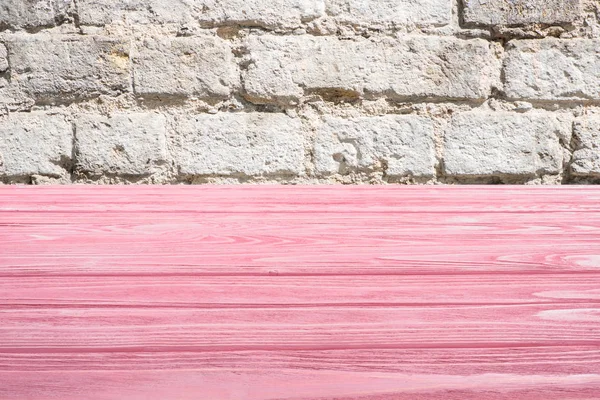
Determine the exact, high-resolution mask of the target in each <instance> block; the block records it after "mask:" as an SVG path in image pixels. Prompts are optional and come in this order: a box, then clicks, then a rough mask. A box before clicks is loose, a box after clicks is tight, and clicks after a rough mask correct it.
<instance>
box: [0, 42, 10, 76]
mask: <svg viewBox="0 0 600 400" xmlns="http://www.w3.org/2000/svg"><path fill="white" fill-rule="evenodd" d="M7 69H8V50H7V49H6V46H5V45H4V44H3V43H0V74H1V73H3V72H6V70H7Z"/></svg>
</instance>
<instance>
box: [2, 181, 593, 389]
mask: <svg viewBox="0 0 600 400" xmlns="http://www.w3.org/2000/svg"><path fill="white" fill-rule="evenodd" d="M0 294H1V295H0V399H8V400H12V399H14V400H20V399H55V398H85V399H92V400H95V399H98V400H99V399H208V400H220V399H249V400H252V399H256V400H259V399H260V400H263V399H273V400H276V399H290V400H309V399H310V400H317V399H318V400H321V399H338V400H340V399H343V400H350V399H355V400H367V399H369V400H391V399H400V400H402V399H515V398H517V399H598V398H600V190H599V189H595V188H593V187H589V186H588V187H577V186H569V187H523V186H521V187H510V186H502V187H496V186H494V187H489V186H487V187H472V186H459V187H425V186H420V187H400V186H398V187H381V186H380V187H356V186H355V187H340V186H236V187H233V186H218V187H216V186H196V187H189V186H161V187H158V186H142V187H141V186H137V187H122V186H121V187H117V186H112V187H111V186H98V187H92V186H60V187H53V186H48V187H18V186H2V187H0Z"/></svg>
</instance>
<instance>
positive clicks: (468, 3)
mask: <svg viewBox="0 0 600 400" xmlns="http://www.w3.org/2000/svg"><path fill="white" fill-rule="evenodd" d="M462 2H463V4H464V9H463V18H464V21H465V22H466V23H467V24H477V25H508V26H510V25H524V24H563V23H568V22H572V21H573V20H574V19H576V18H577V17H578V16H580V15H581V1H580V0H462Z"/></svg>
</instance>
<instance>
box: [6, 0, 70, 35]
mask: <svg viewBox="0 0 600 400" xmlns="http://www.w3.org/2000/svg"><path fill="white" fill-rule="evenodd" d="M72 3H73V0H2V1H1V2H0V30H2V29H6V28H11V29H35V28H41V27H50V26H54V25H58V24H60V23H61V22H62V21H63V20H64V19H65V18H66V17H67V12H68V11H69V8H70V7H71V5H72Z"/></svg>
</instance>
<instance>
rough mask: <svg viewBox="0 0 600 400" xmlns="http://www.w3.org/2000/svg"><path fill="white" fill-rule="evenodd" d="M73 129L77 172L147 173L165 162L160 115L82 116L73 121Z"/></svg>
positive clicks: (97, 173) (164, 120) (163, 127)
mask: <svg viewBox="0 0 600 400" xmlns="http://www.w3.org/2000/svg"><path fill="white" fill-rule="evenodd" d="M75 129H76V140H75V148H76V151H77V165H76V166H77V169H78V170H79V171H80V172H85V173H89V174H91V175H102V174H123V175H150V174H152V173H153V172H155V171H156V170H157V168H158V167H160V166H161V165H163V164H165V163H166V162H167V145H166V141H167V139H166V119H165V117H164V116H163V115H160V114H155V113H120V114H115V115H112V116H110V117H103V116H97V115H82V116H80V117H79V118H78V119H77V120H76V122H75Z"/></svg>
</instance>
